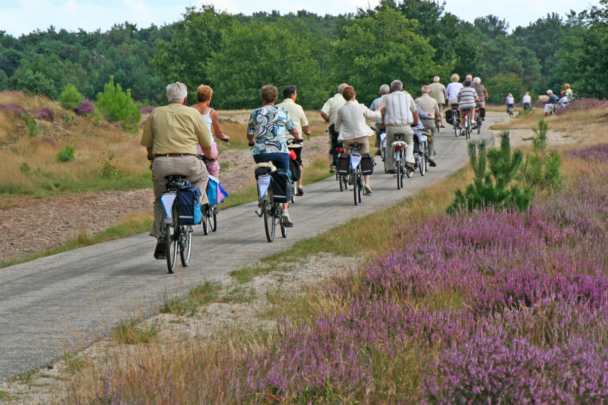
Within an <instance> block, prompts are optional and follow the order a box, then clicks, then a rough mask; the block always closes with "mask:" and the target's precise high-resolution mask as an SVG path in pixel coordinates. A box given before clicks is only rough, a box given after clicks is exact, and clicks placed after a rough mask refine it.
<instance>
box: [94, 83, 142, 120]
mask: <svg viewBox="0 0 608 405" xmlns="http://www.w3.org/2000/svg"><path fill="white" fill-rule="evenodd" d="M97 106H98V107H99V109H100V110H101V112H102V113H103V115H104V117H105V118H106V119H107V120H108V121H109V122H116V123H119V124H120V125H121V126H122V127H123V128H124V129H126V130H128V131H133V130H135V129H136V128H137V124H138V123H139V120H140V119H141V112H140V111H139V107H138V106H137V104H135V101H133V98H131V90H127V92H126V93H125V92H124V91H123V90H122V87H121V86H120V84H116V85H115V84H114V76H110V82H109V83H106V84H105V86H104V88H103V93H99V95H98V96H97Z"/></svg>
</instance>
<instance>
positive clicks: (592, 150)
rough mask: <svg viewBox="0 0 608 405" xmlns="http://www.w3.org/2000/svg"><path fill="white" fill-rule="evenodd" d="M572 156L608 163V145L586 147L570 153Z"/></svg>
mask: <svg viewBox="0 0 608 405" xmlns="http://www.w3.org/2000/svg"><path fill="white" fill-rule="evenodd" d="M569 155H570V156H573V157H576V158H579V159H584V160H588V161H594V160H597V161H600V162H604V163H607V162H608V143H604V144H599V145H593V146H586V147H583V148H578V149H574V150H572V151H570V153H569Z"/></svg>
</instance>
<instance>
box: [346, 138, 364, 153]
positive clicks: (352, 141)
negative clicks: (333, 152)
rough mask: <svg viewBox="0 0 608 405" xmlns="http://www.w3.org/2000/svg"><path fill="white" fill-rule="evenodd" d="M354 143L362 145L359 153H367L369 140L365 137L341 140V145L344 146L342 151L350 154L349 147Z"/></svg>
mask: <svg viewBox="0 0 608 405" xmlns="http://www.w3.org/2000/svg"><path fill="white" fill-rule="evenodd" d="M355 142H359V143H362V144H363V146H362V147H361V150H360V151H359V152H361V153H362V154H363V153H369V138H368V137H367V136H362V137H359V138H354V139H342V143H343V144H344V151H345V152H348V153H350V145H351V144H352V143H355Z"/></svg>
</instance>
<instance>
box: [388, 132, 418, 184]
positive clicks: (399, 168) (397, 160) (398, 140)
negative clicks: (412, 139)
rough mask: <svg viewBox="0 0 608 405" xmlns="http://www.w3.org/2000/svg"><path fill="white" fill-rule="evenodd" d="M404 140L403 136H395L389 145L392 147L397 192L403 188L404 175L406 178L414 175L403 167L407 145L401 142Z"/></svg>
mask: <svg viewBox="0 0 608 405" xmlns="http://www.w3.org/2000/svg"><path fill="white" fill-rule="evenodd" d="M404 138H405V135H404V134H395V141H394V142H393V144H392V145H391V146H392V147H393V165H394V166H395V172H396V177H397V190H401V189H402V188H403V177H404V175H407V177H408V178H411V177H412V176H413V175H414V171H413V170H411V169H410V168H409V167H407V166H405V148H406V147H407V144H406V143H405V142H404V141H403V139H404Z"/></svg>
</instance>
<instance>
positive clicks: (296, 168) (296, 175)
mask: <svg viewBox="0 0 608 405" xmlns="http://www.w3.org/2000/svg"><path fill="white" fill-rule="evenodd" d="M289 171H290V172H291V180H292V181H298V180H300V176H302V170H300V164H299V163H298V162H297V161H296V160H295V159H289Z"/></svg>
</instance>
